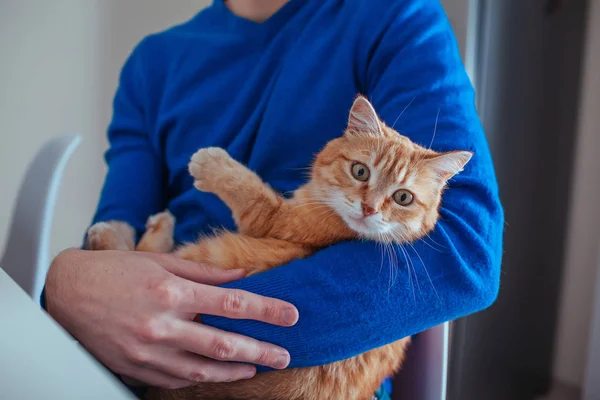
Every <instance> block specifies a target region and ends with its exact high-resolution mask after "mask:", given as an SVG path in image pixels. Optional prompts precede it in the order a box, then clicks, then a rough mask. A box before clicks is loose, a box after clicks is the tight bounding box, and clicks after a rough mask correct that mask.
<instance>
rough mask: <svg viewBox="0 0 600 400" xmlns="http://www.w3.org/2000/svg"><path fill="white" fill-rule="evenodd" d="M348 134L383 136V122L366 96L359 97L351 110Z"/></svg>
mask: <svg viewBox="0 0 600 400" xmlns="http://www.w3.org/2000/svg"><path fill="white" fill-rule="evenodd" d="M346 132H347V134H353V133H355V134H356V133H362V134H364V133H367V134H372V135H377V134H382V132H383V129H382V126H381V121H380V119H379V117H378V116H377V112H375V109H374V108H373V105H371V103H370V102H369V100H367V98H366V97H364V96H358V97H357V98H356V100H354V104H352V108H351V109H350V116H349V117H348V129H347V130H346Z"/></svg>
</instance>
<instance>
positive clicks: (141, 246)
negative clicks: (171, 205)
mask: <svg viewBox="0 0 600 400" xmlns="http://www.w3.org/2000/svg"><path fill="white" fill-rule="evenodd" d="M174 229H175V217H173V215H172V214H171V213H170V212H169V211H168V210H167V211H163V212H161V213H158V214H155V215H152V216H150V218H148V221H147V222H146V232H145V233H144V235H143V236H142V238H141V239H140V242H139V243H138V245H137V248H136V250H138V251H146V252H152V253H169V252H170V251H171V250H173V245H174V241H173V231H174Z"/></svg>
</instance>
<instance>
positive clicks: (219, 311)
mask: <svg viewBox="0 0 600 400" xmlns="http://www.w3.org/2000/svg"><path fill="white" fill-rule="evenodd" d="M184 286H186V288H183V289H182V290H184V291H185V293H186V294H187V295H186V296H182V304H181V307H180V311H183V312H186V313H196V314H208V315H215V316H220V317H226V318H231V319H251V320H255V321H261V322H265V323H267V324H273V325H279V326H292V325H294V324H296V322H298V310H297V309H296V307H294V306H293V305H291V304H290V303H287V302H285V301H282V300H277V299H272V298H269V297H264V296H260V295H257V294H254V293H250V292H246V291H243V290H236V289H223V288H219V287H214V286H206V285H198V284H192V283H188V284H185V283H184Z"/></svg>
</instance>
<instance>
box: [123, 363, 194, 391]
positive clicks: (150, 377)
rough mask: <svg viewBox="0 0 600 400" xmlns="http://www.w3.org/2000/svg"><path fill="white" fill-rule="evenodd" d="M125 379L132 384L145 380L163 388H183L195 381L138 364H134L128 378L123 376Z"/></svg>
mask: <svg viewBox="0 0 600 400" xmlns="http://www.w3.org/2000/svg"><path fill="white" fill-rule="evenodd" d="M123 381H124V382H125V383H126V384H131V385H132V386H138V385H136V383H138V382H143V383H145V384H147V385H150V386H156V387H159V388H163V389H181V388H185V387H190V386H193V385H194V382H191V381H187V380H185V379H179V378H175V377H174V376H171V375H168V374H165V373H163V372H160V371H156V370H153V369H147V368H139V367H137V366H133V367H132V368H131V370H130V371H128V372H127V378H125V377H123Z"/></svg>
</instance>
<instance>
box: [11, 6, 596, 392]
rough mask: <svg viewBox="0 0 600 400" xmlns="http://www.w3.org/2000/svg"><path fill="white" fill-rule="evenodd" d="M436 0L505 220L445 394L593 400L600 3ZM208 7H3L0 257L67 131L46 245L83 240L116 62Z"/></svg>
mask: <svg viewBox="0 0 600 400" xmlns="http://www.w3.org/2000/svg"><path fill="white" fill-rule="evenodd" d="M442 3H443V5H444V7H445V9H446V12H447V14H448V17H449V19H450V21H451V23H452V26H453V28H454V30H455V34H456V36H457V39H458V41H459V45H460V48H461V54H462V56H463V60H464V62H465V65H466V66H467V69H468V72H469V75H470V77H471V79H472V82H473V84H474V85H475V87H476V89H477V106H478V109H479V112H480V115H481V118H482V120H483V123H484V126H485V128H486V133H487V135H488V139H489V142H490V146H491V148H492V152H493V155H494V161H495V163H496V169H497V173H498V179H499V182H500V189H501V197H502V200H503V204H504V207H505V211H506V233H505V256H504V263H503V275H502V287H501V292H500V297H499V299H498V301H497V302H496V304H495V305H494V306H492V307H491V308H490V309H488V310H486V311H484V312H481V313H479V314H476V315H473V316H470V317H467V318H464V319H462V320H459V321H456V322H454V324H453V330H452V347H451V354H450V371H449V372H450V381H449V397H450V398H451V399H452V400H471V399H473V400H494V399H502V400H504V399H507V400H516V399H545V400H563V399H564V400H570V399H580V398H581V399H586V400H591V399H600V326H599V327H597V328H594V327H595V326H597V325H600V283H597V282H600V273H598V270H599V265H600V256H599V249H600V247H599V244H600V211H599V210H598V207H600V108H599V107H600V106H599V105H600V1H596V0H587V1H586V0H568V1H567V0H562V1H561V0H444V1H442ZM206 4H208V1H206V0H205V1H199V0H194V1H192V0H177V1H176V2H167V1H164V0H85V1H83V0H53V1H47V0H0V138H1V139H2V141H1V142H0V143H1V144H0V193H2V196H0V249H2V248H3V246H4V242H5V239H6V235H7V230H8V228H9V223H10V217H11V213H12V210H13V207H14V202H15V199H16V195H17V191H18V189H19V185H20V182H21V179H22V178H23V176H24V174H25V170H26V168H27V165H28V163H29V162H30V161H31V160H32V158H33V157H34V155H35V153H36V151H37V150H38V149H39V148H40V147H41V146H42V145H43V144H44V143H45V142H46V141H47V140H48V139H50V138H52V137H55V136H59V135H64V134H79V135H81V136H82V137H83V139H84V140H83V142H82V144H81V146H80V147H79V149H78V150H77V151H76V152H75V154H74V156H73V158H72V160H71V161H70V162H69V164H68V166H67V170H66V175H65V178H64V181H63V184H62V187H61V190H60V194H59V198H58V208H57V212H56V215H55V220H54V221H55V223H54V227H53V236H52V243H51V249H52V251H53V254H56V253H57V252H59V251H60V250H62V249H65V248H67V247H70V246H77V245H79V244H80V242H81V238H82V233H83V232H84V230H85V229H86V227H87V225H88V224H89V221H90V218H91V216H92V213H93V211H94V208H95V205H96V202H97V199H98V195H99V192H100V187H101V184H102V179H103V177H104V173H105V165H104V162H103V159H102V156H103V152H104V150H105V149H106V146H107V143H106V138H105V130H106V127H107V125H108V123H109V119H110V113H111V107H112V104H111V102H112V97H113V94H114V90H115V87H116V83H117V77H118V73H119V70H120V68H121V66H122V64H123V62H124V60H125V58H126V57H127V55H128V54H129V52H130V51H131V49H132V48H133V46H134V45H135V44H137V42H138V41H139V40H140V39H141V38H142V37H143V36H145V35H147V34H148V33H151V32H155V31H158V30H161V29H164V28H166V27H168V26H170V25H173V24H176V23H178V22H180V21H183V20H186V19H188V18H189V17H190V16H191V15H193V14H195V13H197V12H198V10H199V9H200V8H202V7H203V6H204V5H206ZM594 304H597V305H596V307H595V308H594ZM594 324H596V325H594Z"/></svg>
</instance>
